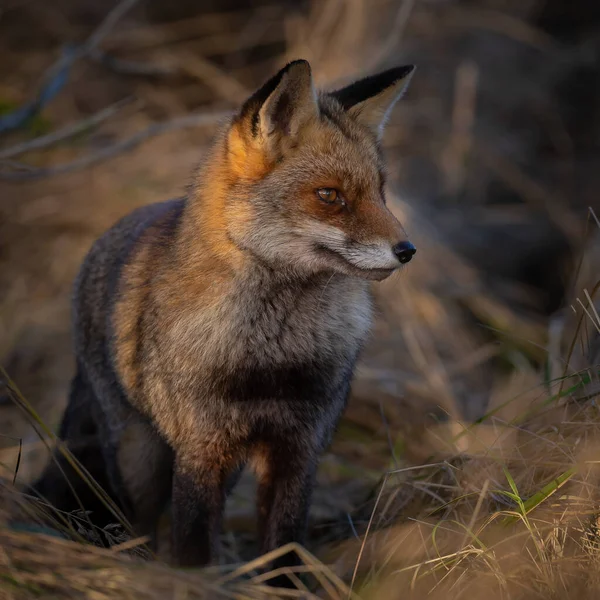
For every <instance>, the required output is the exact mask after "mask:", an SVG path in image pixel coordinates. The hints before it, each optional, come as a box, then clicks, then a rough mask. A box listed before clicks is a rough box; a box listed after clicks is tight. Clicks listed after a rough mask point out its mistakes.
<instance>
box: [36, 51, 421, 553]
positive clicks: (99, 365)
mask: <svg viewBox="0 0 600 600" xmlns="http://www.w3.org/2000/svg"><path fill="white" fill-rule="evenodd" d="M412 70H413V69H412V67H400V68H397V69H392V70H390V71H386V72H384V73H381V74H380V75H376V76H374V77H370V78H367V79H365V80H362V81H359V82H357V83H355V84H352V85H350V86H348V87H346V88H343V89H342V90H339V91H337V92H333V93H321V94H318V93H317V92H316V91H315V89H314V86H313V82H312V77H311V71H310V67H309V65H308V63H307V62H306V61H295V62H293V63H290V64H289V65H287V66H286V67H285V68H284V69H282V70H281V71H280V72H279V73H278V74H277V75H276V76H275V77H273V78H272V79H271V80H270V81H269V82H267V83H266V84H265V85H264V86H263V87H262V88H261V89H260V90H258V91H257V92H256V93H255V94H254V95H253V96H252V97H251V98H250V99H249V100H248V101H247V102H246V103H245V104H244V105H243V107H242V109H241V110H240V111H239V112H238V113H237V114H236V115H235V116H234V117H233V118H232V119H231V120H230V121H229V122H228V123H227V124H225V126H224V128H223V130H222V132H221V134H220V135H219V136H218V138H217V140H216V142H215V144H214V146H213V148H212V151H211V152H210V153H209V156H208V158H207V159H206V161H205V164H204V165H203V166H202V168H201V169H200V171H199V173H198V175H197V177H196V179H195V182H194V184H193V186H192V187H191V189H190V191H189V193H188V195H187V196H186V197H185V198H182V199H179V200H172V201H168V202H164V203H160V204H155V205H150V206H146V207H143V208H140V209H138V210H136V211H134V212H133V213H131V214H129V215H128V216H126V217H125V218H123V219H122V220H121V221H120V222H119V223H117V224H116V225H115V226H114V227H113V228H112V229H110V230H109V231H108V232H107V233H106V234H105V235H104V236H103V237H101V238H100V239H99V240H98V241H97V242H96V243H95V244H94V246H93V247H92V249H91V250H90V252H89V254H88V256H87V257H86V259H85V261H84V264H83V266H82V268H81V271H80V273H79V276H78V278H77V281H76V284H75V294H74V302H73V304H74V333H75V351H76V357H77V374H76V376H75V379H74V381H73V385H72V390H71V397H70V400H69V406H68V408H67V411H66V414H65V418H64V421H63V426H62V428H61V432H60V436H61V437H62V438H64V439H65V440H66V441H67V444H68V445H70V446H71V447H72V448H73V449H74V451H75V450H76V449H77V448H78V445H77V444H78V443H80V442H78V439H79V438H80V436H81V433H82V431H83V430H84V429H85V427H83V426H82V422H83V421H85V422H87V423H88V425H89V426H88V429H89V431H88V433H90V432H91V433H92V434H93V436H95V437H94V440H95V442H94V445H93V446H92V447H93V448H96V449H97V450H99V451H100V453H101V461H100V460H99V459H98V458H97V457H95V458H93V460H92V463H93V465H91V467H90V470H91V471H92V474H93V475H94V476H96V472H95V471H94V470H93V469H96V468H97V466H98V465H97V463H98V462H102V473H101V474H100V475H101V476H100V481H108V482H109V485H110V490H109V491H110V493H111V494H112V495H113V497H114V498H115V499H116V500H117V501H118V502H119V504H120V505H121V507H122V508H123V510H124V511H125V513H126V515H127V516H128V517H129V518H130V520H131V521H132V523H133V524H134V526H135V527H136V528H137V530H138V532H139V533H140V534H148V533H152V532H153V530H154V528H155V525H156V522H157V519H158V517H159V516H160V514H161V512H162V510H163V508H164V506H165V504H166V502H167V501H168V500H169V498H171V499H172V513H173V541H174V546H173V553H174V559H175V561H176V562H177V563H178V564H184V565H198V564H205V563H208V562H210V561H212V560H214V559H215V558H216V557H217V554H218V537H219V533H220V527H221V517H222V513H223V507H224V503H225V499H226V495H227V493H228V492H229V490H230V489H231V487H232V486H233V485H234V484H235V482H236V480H237V477H238V476H239V474H240V473H241V470H242V469H243V468H244V466H245V465H247V464H248V465H249V466H251V467H252V468H253V469H254V470H255V472H256V474H257V479H258V498H257V504H258V525H259V527H258V530H259V535H260V539H261V545H262V550H263V551H265V552H266V551H269V550H272V549H274V548H276V547H278V546H280V545H282V544H285V543H287V542H290V541H299V542H301V541H302V539H303V535H304V530H305V526H306V520H307V514H308V509H309V503H310V496H311V491H312V488H313V483H314V478H315V472H316V468H317V463H318V459H319V456H320V454H321V453H322V451H323V450H324V448H325V447H326V445H327V444H328V443H329V441H330V438H331V436H332V433H333V431H334V429H335V426H336V424H337V422H338V420H339V417H340V415H341V413H342V411H343V409H344V407H345V404H346V400H347V397H348V392H349V386H350V382H351V378H352V373H353V369H354V365H355V362H356V360H357V357H358V354H359V352H360V349H361V346H362V344H363V342H364V341H365V339H366V336H367V335H368V331H369V327H370V323H371V298H370V290H369V285H370V280H381V279H384V278H385V277H387V276H388V275H389V274H390V273H392V272H393V271H394V270H396V269H397V268H398V267H400V265H401V264H402V263H403V262H407V261H408V260H409V259H410V257H411V256H412V255H413V254H414V247H413V246H412V245H411V244H410V243H409V242H408V241H406V239H405V234H404V232H403V229H402V227H401V225H400V223H399V222H398V221H397V220H396V219H395V217H394V216H393V215H392V214H391V212H390V211H389V210H388V208H387V207H386V205H385V199H384V179H383V163H382V157H381V152H380V149H379V145H378V141H379V138H380V135H381V130H382V126H383V123H384V121H385V118H386V116H387V114H388V113H389V111H390V109H391V107H392V106H393V104H394V103H395V102H396V100H397V99H398V98H399V97H400V95H401V93H402V90H403V89H404V88H405V86H406V84H407V82H408V80H409V76H410V74H411V72H412ZM81 443H83V442H81ZM84 448H87V450H83V451H81V452H80V456H81V457H82V461H83V462H84V463H85V461H86V460H90V456H91V455H94V454H95V452H90V449H89V446H87V447H86V446H85V444H84ZM76 454H77V452H76ZM84 466H85V464H84ZM53 468H54V467H52V466H50V467H48V470H47V471H46V473H45V474H44V475H43V476H42V478H41V479H40V481H39V482H38V484H37V488H38V490H41V491H42V493H44V495H46V496H49V499H51V500H53V501H56V502H57V503H59V504H60V503H61V499H59V498H56V496H57V494H59V493H60V494H63V496H64V495H68V492H67V491H62V492H61V491H59V490H60V486H57V485H56V483H52V482H51V479H52V478H53V477H55V476H56V474H55V473H53ZM53 496H54V498H53ZM62 500H63V501H64V497H63V498H62Z"/></svg>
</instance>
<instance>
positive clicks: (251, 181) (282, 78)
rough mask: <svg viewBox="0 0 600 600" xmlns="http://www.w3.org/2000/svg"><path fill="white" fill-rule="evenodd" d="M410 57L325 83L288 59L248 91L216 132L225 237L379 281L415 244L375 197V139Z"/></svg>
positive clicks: (269, 255)
mask: <svg viewBox="0 0 600 600" xmlns="http://www.w3.org/2000/svg"><path fill="white" fill-rule="evenodd" d="M413 70H414V67H413V66H404V67H398V68H395V69H390V70H388V71H384V72H382V73H380V74H378V75H374V76H371V77H367V78H365V79H362V80H360V81H357V82H355V83H353V84H351V85H349V86H347V87H345V88H343V89H340V90H337V91H334V92H329V93H325V92H321V93H319V92H317V91H316V90H315V87H314V84H313V80H312V76H311V69H310V65H309V64H308V62H307V61H305V60H297V61H294V62H292V63H290V64H288V65H287V66H286V67H284V68H283V69H282V70H281V71H279V73H277V75H275V76H274V77H273V78H272V79H270V80H269V81H268V82H267V83H266V84H265V85H264V86H263V87H262V88H260V89H259V90H258V91H257V92H255V93H254V94H253V95H252V96H251V97H250V98H249V99H248V100H247V101H246V102H245V103H244V105H243V106H242V108H241V110H240V111H239V113H238V114H237V115H236V116H235V117H234V119H233V120H232V122H231V123H230V125H229V128H228V130H227V132H226V134H225V145H224V156H223V158H222V160H224V161H225V165H226V169H225V172H224V173H223V174H222V176H221V177H222V180H223V185H224V186H225V189H224V192H225V194H224V195H225V199H224V201H223V202H224V204H223V210H224V221H223V223H222V225H223V226H224V227H225V228H226V230H227V238H228V240H229V241H230V242H231V243H233V244H234V245H235V246H237V247H238V248H239V249H240V250H242V251H246V252H249V253H251V254H252V255H253V256H254V257H255V258H257V259H259V260H262V261H263V262H265V263H267V264H270V265H271V266H273V267H274V268H278V267H281V268H287V269H289V268H293V269H294V270H295V271H300V272H302V273H311V274H312V273H319V272H341V273H345V274H348V275H351V276H358V277H363V278H366V279H376V280H381V279H385V278H386V277H387V276H389V275H390V274H391V273H392V272H393V271H394V270H396V269H397V268H399V267H400V266H401V265H402V264H404V263H406V262H408V261H409V260H410V259H411V258H412V256H413V255H414V253H415V252H416V249H415V247H414V246H413V245H412V244H411V243H410V242H409V241H408V240H407V239H406V234H405V232H404V230H403V228H402V225H401V224H400V222H399V221H398V220H397V219H396V218H395V217H394V216H393V215H392V213H391V212H390V210H389V209H388V208H387V206H386V202H385V191H384V184H385V175H384V169H383V158H382V153H381V149H380V145H379V142H380V139H381V136H382V131H383V128H384V125H385V122H386V120H387V118H388V116H389V114H390V112H391V110H392V108H393V106H394V104H395V103H396V101H397V100H398V99H399V98H400V97H401V96H402V94H403V92H404V91H405V89H406V87H407V85H408V82H409V80H410V77H411V75H412V72H413Z"/></svg>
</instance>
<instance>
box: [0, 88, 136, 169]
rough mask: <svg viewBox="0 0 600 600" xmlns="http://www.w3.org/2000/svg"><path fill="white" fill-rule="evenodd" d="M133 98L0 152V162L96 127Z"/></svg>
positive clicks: (125, 99)
mask: <svg viewBox="0 0 600 600" xmlns="http://www.w3.org/2000/svg"><path fill="white" fill-rule="evenodd" d="M132 100H133V98H131V97H130V98H124V99H123V100H120V101H119V102H115V104H111V105H110V106H107V107H106V108H103V109H102V110H100V111H98V112H97V113H94V114H93V115H91V116H90V117H88V118H86V119H81V120H80V121H77V122H75V123H70V124H69V125H66V126H65V127H63V128H61V129H58V130H57V131H53V132H52V133H49V134H47V135H42V136H40V137H37V138H34V139H33V140H29V141H27V142H23V143H21V144H17V145H16V146H11V147H10V148H5V149H4V150H0V160H1V159H6V158H13V157H14V156H19V155H20V154H24V153H25V152H31V150H40V149H42V148H47V147H48V146H52V145H53V144H57V143H58V142H61V141H63V140H65V139H67V138H70V137H73V136H75V135H77V134H78V133H81V132H82V131H85V130H86V129H91V128H92V127H95V126H96V125H99V124H100V123H102V122H103V121H106V120H107V119H109V118H110V117H112V116H113V115H115V114H116V113H118V112H119V111H120V110H121V109H122V108H123V107H124V106H126V105H127V104H129V103H130V102H131V101H132Z"/></svg>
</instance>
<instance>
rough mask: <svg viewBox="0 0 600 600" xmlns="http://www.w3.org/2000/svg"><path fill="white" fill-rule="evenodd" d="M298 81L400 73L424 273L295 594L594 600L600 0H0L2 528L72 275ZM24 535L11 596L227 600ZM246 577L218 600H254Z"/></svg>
mask: <svg viewBox="0 0 600 600" xmlns="http://www.w3.org/2000/svg"><path fill="white" fill-rule="evenodd" d="M295 58H305V59H308V60H309V61H310V63H311V65H312V67H313V72H314V75H315V78H316V80H317V83H318V85H319V86H321V87H324V88H331V89H333V88H335V87H336V86H340V85H342V84H344V83H347V82H350V81H352V80H353V79H355V78H358V77H360V76H364V75H367V74H372V73H373V72H375V71H377V70H382V69H385V68H389V67H392V66H397V65H400V64H406V63H414V64H416V65H417V72H416V74H415V77H414V78H413V80H412V84H411V88H410V90H409V91H408V93H407V94H406V96H405V97H404V98H403V100H402V101H401V103H399V105H398V106H397V108H396V110H395V112H394V115H393V117H392V120H391V122H390V124H389V127H388V129H387V131H386V135H385V139H384V150H385V153H386V156H387V160H388V165H389V171H390V184H389V189H388V195H389V197H390V205H391V206H392V209H393V211H394V212H395V213H396V214H397V215H398V216H399V217H400V218H401V220H402V221H403V223H404V225H405V227H406V229H407V230H408V232H409V234H410V236H411V239H412V240H413V241H414V242H415V244H416V246H417V247H418V248H419V254H418V255H417V257H416V259H415V261H413V262H412V263H411V264H410V267H408V268H407V269H405V270H404V272H403V273H402V274H401V276H400V277H394V278H392V279H391V280H389V281H386V282H384V283H383V284H380V285H377V286H376V298H377V306H378V317H377V323H376V327H375V330H374V334H373V336H372V340H371V343H370V345H369V346H368V348H367V350H366V351H365V353H364V356H363V359H362V361H361V364H360V368H359V369H358V372H357V374H356V380H355V384H354V386H353V392H352V399H351V402H350V405H349V408H348V411H347V413H346V415H345V417H344V419H343V421H342V423H341V424H340V427H339V430H338V433H337V435H336V438H335V440H334V443H333V445H332V447H331V449H330V450H329V451H328V453H327V454H326V456H325V457H324V459H323V461H322V465H321V469H320V472H319V485H318V489H317V491H316V496H315V502H314V506H313V510H312V513H311V536H310V540H309V544H308V546H307V547H308V549H309V550H310V551H311V552H312V553H314V554H316V555H317V556H318V557H319V560H322V561H324V562H325V563H326V564H327V568H326V569H325V567H324V566H323V565H322V564H321V563H317V562H315V563H314V564H313V563H311V566H310V568H311V569H312V570H313V571H314V572H319V569H320V568H321V567H322V568H323V569H325V571H326V572H327V577H329V578H330V579H328V580H327V581H328V582H329V583H327V585H325V584H324V583H323V581H321V582H320V583H319V582H318V580H315V581H314V582H313V583H312V584H310V585H308V584H307V585H308V588H309V589H310V593H312V594H316V597H332V598H333V597H346V596H347V594H348V593H349V588H348V587H347V586H351V587H352V588H353V590H354V591H355V592H357V593H359V594H360V595H361V597H365V598H366V597H368V598H382V599H383V598H396V597H398V598H399V597H408V596H405V595H404V594H406V595H408V594H409V593H410V590H412V593H413V594H415V597H419V598H420V597H425V596H426V595H427V597H438V596H437V595H436V594H438V595H439V597H440V598H450V597H451V598H454V597H456V598H462V597H463V596H464V597H467V596H468V597H478V595H482V594H485V595H486V596H487V598H492V597H493V598H495V597H498V598H538V597H539V598H542V597H544V598H548V597H556V598H570V597H573V598H575V597H577V598H578V599H582V598H585V597H587V596H586V594H588V595H589V598H597V597H599V595H600V587H599V586H600V582H599V581H598V576H597V574H595V573H597V572H598V571H597V570H598V566H599V564H598V562H597V561H598V557H597V556H596V554H597V552H596V546H597V543H598V542H597V540H596V537H595V536H596V533H595V531H596V530H595V520H596V515H597V511H598V504H597V502H596V499H597V497H598V493H597V492H598V490H597V485H596V480H597V479H598V477H597V473H596V471H595V467H594V465H595V461H594V459H593V457H594V456H597V454H594V450H593V449H594V447H597V444H596V442H597V440H598V437H597V427H598V415H597V410H596V404H595V400H596V399H597V395H598V392H599V389H600V385H599V383H598V364H599V363H600V341H599V340H600V336H599V334H600V319H599V318H598V312H597V311H598V306H599V302H598V293H596V290H597V287H598V282H599V281H600V242H599V237H600V225H599V224H598V221H597V217H598V216H599V215H600V202H599V201H598V193H597V190H598V187H599V185H598V184H599V183H600V154H599V149H600V147H599V146H600V3H599V2H598V1H597V0H571V1H569V2H567V1H566V0H478V1H477V0H298V1H294V0H285V1H284V0H281V1H275V0H219V1H216V0H201V1H198V0H194V1H192V0H170V1H169V2H167V1H166V0H122V1H121V2H114V1H112V0H111V1H108V0H105V1H100V0H53V2H44V1H42V0H2V1H1V2H0V364H1V365H2V366H3V367H4V368H5V369H6V371H7V373H8V374H9V375H10V377H11V378H12V381H13V382H14V383H11V382H10V381H8V379H7V378H5V381H4V382H2V381H0V447H1V448H2V449H1V450H0V453H1V455H0V461H1V462H2V469H3V476H4V477H5V478H6V481H5V483H3V485H2V489H3V494H2V497H3V498H4V500H6V502H3V503H2V504H3V505H6V507H5V508H4V509H3V511H4V517H5V520H6V519H8V515H10V514H11V513H12V511H13V510H14V509H13V504H14V500H15V494H16V490H17V489H18V484H19V483H25V482H28V481H30V480H31V479H32V478H33V477H35V476H36V475H37V474H38V473H39V471H40V469H41V468H42V466H43V464H44V463H45V461H46V460H47V457H48V453H47V449H46V447H45V445H44V443H43V442H41V441H40V439H39V437H38V434H37V433H36V431H35V430H34V428H32V426H31V421H32V418H39V419H41V420H43V421H44V422H45V423H46V424H47V425H48V427H49V428H50V429H56V427H57V425H58V423H59V421H60V416H61V411H62V409H63V407H64V405H65V402H66V394H67V389H68V383H69V378H70V377H71V375H72V372H73V369H74V360H73V354H72V349H71V339H70V328H69V311H70V307H69V295H70V287H71V284H72V280H73V278H74V276H75V274H76V271H77V269H78V266H79V264H80V262H81V260H82V258H83V256H84V254H85V252H86V251H87V249H88V248H89V246H90V245H91V243H92V241H93V240H94V239H95V238H96V237H97V236H98V235H100V234H101V233H102V232H103V231H104V230H105V229H106V228H108V227H109V226H110V225H112V224H113V222H114V221H116V220H117V219H118V218H119V217H120V216H122V215H124V214H125V213H127V212H129V211H130V210H131V209H132V208H134V207H136V206H139V205H141V204H146V203H150V202H154V201H159V200H163V199H166V198H168V197H174V196H178V195H181V194H183V193H185V190H186V186H187V185H188V183H189V182H190V181H191V180H192V179H191V173H192V172H193V169H194V167H195V166H196V165H197V164H198V163H199V162H200V161H201V160H202V155H203V153H204V152H205V151H206V150H207V148H208V144H209V143H210V140H211V137H212V135H214V132H215V131H216V126H217V125H218V122H219V119H221V118H222V117H223V115H224V114H227V113H228V112H230V111H232V110H233V109H235V107H236V106H238V105H239V104H240V103H241V102H242V101H243V100H244V99H245V97H246V96H247V95H248V94H249V93H250V92H251V91H252V90H253V89H255V88H256V87H257V86H259V85H260V84H261V83H262V82H263V81H265V80H266V79H267V78H268V77H270V76H271V75H272V74H273V73H275V72H276V71H277V70H278V69H279V68H280V67H281V66H283V65H284V64H285V63H286V62H287V61H289V60H292V59H295ZM16 387H18V388H19V389H20V391H21V393H22V394H23V397H24V398H26V399H27V400H28V402H29V403H30V407H29V408H28V409H27V410H23V405H22V402H20V401H19V400H18V398H16V396H17V393H16V391H15V389H16ZM34 413H35V417H33V416H32V415H33V414H34ZM422 464H427V465H429V466H428V467H427V468H425V469H420V470H419V469H418V468H417V467H418V466H419V465H422ZM17 469H18V473H17V487H14V486H13V484H12V481H13V477H14V474H15V470H17ZM390 470H393V471H396V473H395V474H393V475H385V473H386V472H388V471H390ZM553 482H554V483H553ZM383 484H385V485H383ZM565 486H566V487H565ZM569 486H570V487H569ZM559 490H561V491H560V492H559ZM565 490H566V491H565ZM555 492H559V493H555ZM251 493H252V481H251V480H248V481H245V480H244V481H243V482H242V484H241V485H240V487H239V489H238V490H237V491H236V492H235V494H234V496H233V498H232V501H231V503H230V504H231V506H230V510H229V514H228V522H227V533H226V534H225V537H224V542H225V546H226V554H225V557H224V562H225V563H227V564H228V565H233V564H237V563H240V562H241V561H243V560H246V559H248V558H251V557H252V556H253V545H252V544H253V540H254V515H253V503H252V497H251ZM511 494H512V496H511ZM21 500H22V499H21ZM527 503H529V504H527ZM511 517H512V518H513V519H514V522H512V521H511V522H510V523H508V524H507V523H506V522H505V521H502V519H504V520H506V519H509V520H510V518H511ZM500 521H502V523H504V525H502V527H503V528H502V527H501V528H500V529H497V527H496V526H497V524H498V523H499V522H500ZM365 533H368V535H367V537H366V538H365ZM36 535H37V534H32V533H24V532H15V531H14V530H13V529H11V528H10V527H8V525H6V526H5V527H0V537H2V538H3V540H2V546H3V548H4V555H5V556H6V560H4V559H3V558H2V559H0V575H1V577H2V581H5V582H6V594H7V596H6V597H15V598H20V597H27V598H29V597H40V596H44V594H55V596H53V597H56V595H57V594H62V595H64V596H66V597H89V598H125V597H132V598H140V597H144V598H145V597H148V598H167V597H175V595H174V594H175V593H176V591H174V590H179V589H185V593H186V594H188V596H189V597H208V598H211V597H217V595H218V594H229V593H233V592H228V591H226V589H225V588H226V587H227V585H226V583H227V582H226V581H224V580H223V581H222V580H220V579H219V577H221V579H222V577H223V575H222V573H223V572H225V571H221V572H219V573H220V574H218V575H215V573H214V572H212V571H211V572H206V573H202V574H200V575H198V576H196V575H194V577H192V578H191V579H190V577H191V576H187V575H186V576H185V577H187V579H186V578H185V577H184V575H182V574H176V573H174V572H171V571H169V570H168V569H166V568H165V567H163V566H160V563H154V562H152V563H144V566H143V567H141V566H139V565H138V563H136V562H135V559H132V558H131V557H130V556H126V555H122V553H121V554H119V553H113V554H110V553H109V552H108V551H100V550H97V549H94V548H92V547H89V548H88V550H86V552H88V554H85V553H84V552H83V550H82V548H81V546H80V545H77V546H76V547H74V546H69V545H68V544H69V543H71V542H69V543H67V542H64V541H60V540H54V541H51V538H39V536H38V537H36ZM357 538H358V539H357ZM42 539H43V540H44V541H43V542H41V541H40V540H42ZM49 540H50V541H49ZM120 541H121V542H122V540H120ZM51 544H57V545H58V546H57V547H56V548H54V546H52V545H51ZM61 544H62V545H61ZM49 545H50V546H49ZM163 546H164V547H165V548H166V549H165V550H164V553H163V555H162V558H168V543H165V544H164V545H163ZM49 547H51V548H52V551H51V552H48V551H47V549H48V548H49ZM103 553H104V554H103ZM76 557H83V558H81V562H78V559H77V558H76ZM306 560H307V561H308V562H310V561H309V559H308V558H307V559H306ZM310 560H312V559H310ZM315 561H316V559H315ZM315 565H317V566H315ZM319 565H320V566H319ZM69 569H70V570H69ZM136 569H137V571H136ZM140 569H143V570H144V571H143V572H144V573H145V577H144V578H140V577H139V570H140ZM223 569H226V567H225V566H223ZM51 573H58V575H56V576H55V577H54V576H51V575H50V574H51ZM61 573H62V575H61ZM107 574H110V575H107ZM338 576H339V578H341V579H339V580H338V579H336V577H338ZM111 577H113V578H114V580H112V579H111ZM215 577H216V579H215ZM182 578H183V579H182ZM233 580H234V578H232V581H233ZM110 581H113V582H116V581H118V582H119V583H118V584H117V583H114V585H113V584H110ZM235 581H237V580H235ZM252 581H254V584H253V585H255V588H252V590H253V591H249V590H250V589H251V588H249V587H247V586H248V585H249V584H248V583H247V582H246V583H244V584H243V585H245V586H246V587H245V588H243V589H242V587H243V586H242V584H239V585H240V586H242V587H240V588H239V589H238V590H237V591H236V592H235V593H236V594H238V595H237V596H236V595H231V596H228V597H236V598H242V597H243V598H246V597H247V598H258V597H262V596H261V595H260V594H262V593H264V591H261V589H259V588H260V583H261V582H260V581H259V580H256V581H255V580H252ZM332 581H333V583H331V582H332ZM208 582H210V586H209V583H208ZM215 582H216V583H215ZM178 586H179V587H178ZM181 586H183V587H181ZM207 586H209V587H207ZM211 586H212V587H211ZM0 590H2V583H0ZM303 593H304V592H303ZM306 593H307V594H308V592H306ZM77 594H80V595H77ZM244 594H245V595H244ZM336 594H338V595H336ZM177 597H179V596H177ZM181 597H184V596H181ZM224 597H225V596H224ZM302 597H307V596H302Z"/></svg>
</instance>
